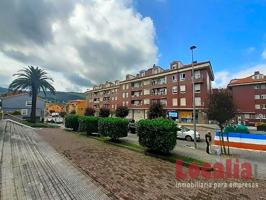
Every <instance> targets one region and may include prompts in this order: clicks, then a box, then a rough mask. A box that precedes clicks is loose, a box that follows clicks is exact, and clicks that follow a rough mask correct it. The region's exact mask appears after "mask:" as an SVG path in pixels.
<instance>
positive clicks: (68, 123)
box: [65, 114, 79, 131]
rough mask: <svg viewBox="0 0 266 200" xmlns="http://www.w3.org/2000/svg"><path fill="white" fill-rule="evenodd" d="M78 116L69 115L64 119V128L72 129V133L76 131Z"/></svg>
mask: <svg viewBox="0 0 266 200" xmlns="http://www.w3.org/2000/svg"><path fill="white" fill-rule="evenodd" d="M78 119H79V116H78V115H73V114H69V115H67V116H66V117H65V127H66V128H72V129H73V131H78V128H79V120H78Z"/></svg>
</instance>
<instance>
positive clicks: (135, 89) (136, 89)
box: [131, 86, 142, 91]
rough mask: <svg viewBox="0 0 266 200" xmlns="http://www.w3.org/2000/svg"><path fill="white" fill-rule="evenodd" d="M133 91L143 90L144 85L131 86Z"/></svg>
mask: <svg viewBox="0 0 266 200" xmlns="http://www.w3.org/2000/svg"><path fill="white" fill-rule="evenodd" d="M131 91H142V86H138V87H131Z"/></svg>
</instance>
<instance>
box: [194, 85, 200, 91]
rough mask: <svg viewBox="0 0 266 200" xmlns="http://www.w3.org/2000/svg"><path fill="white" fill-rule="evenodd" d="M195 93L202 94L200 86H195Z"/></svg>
mask: <svg viewBox="0 0 266 200" xmlns="http://www.w3.org/2000/svg"><path fill="white" fill-rule="evenodd" d="M194 87H195V92H200V84H195V85H194Z"/></svg>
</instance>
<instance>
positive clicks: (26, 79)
mask: <svg viewBox="0 0 266 200" xmlns="http://www.w3.org/2000/svg"><path fill="white" fill-rule="evenodd" d="M13 76H15V77H16V79H15V80H13V81H12V83H11V84H10V85H9V89H10V90H13V91H15V92H16V91H18V90H26V91H27V92H29V95H31V97H32V106H31V121H32V122H33V123H35V122H36V103H37V96H38V93H39V92H40V91H43V93H44V94H45V95H46V92H47V91H50V92H51V93H52V94H55V88H54V87H53V86H52V84H51V83H50V82H51V81H53V79H51V78H50V77H48V76H47V72H46V71H45V70H42V69H40V68H39V67H33V66H29V67H25V68H24V69H22V70H19V71H18V73H16V74H14V75H13Z"/></svg>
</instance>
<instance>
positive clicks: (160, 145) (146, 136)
mask: <svg viewBox="0 0 266 200" xmlns="http://www.w3.org/2000/svg"><path fill="white" fill-rule="evenodd" d="M176 131H177V125H176V124H175V122H173V121H171V120H167V119H143V120H140V121H139V122H138V123H137V133H138V136H139V143H140V144H141V145H142V146H145V147H147V148H148V149H149V150H152V151H155V152H161V153H168V152H170V151H171V150H172V149H173V148H174V147H175V145H176Z"/></svg>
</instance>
